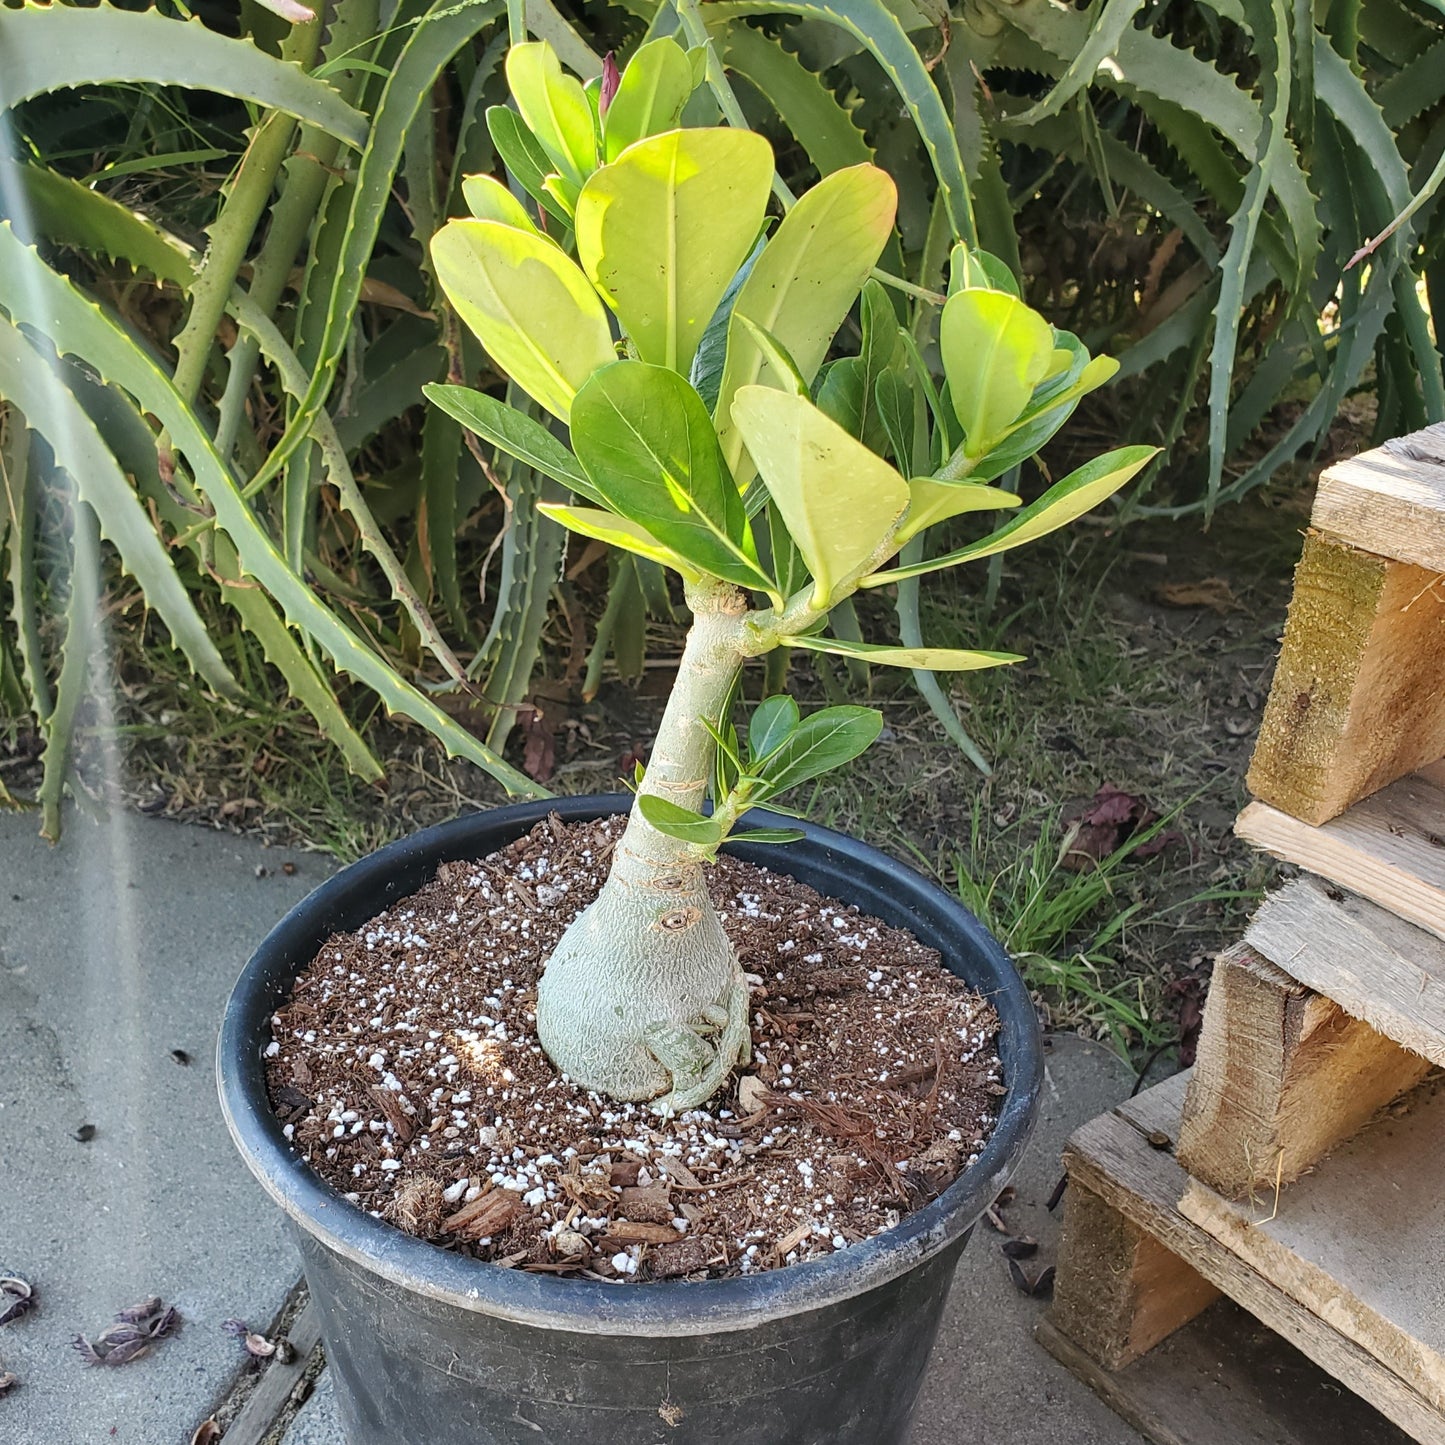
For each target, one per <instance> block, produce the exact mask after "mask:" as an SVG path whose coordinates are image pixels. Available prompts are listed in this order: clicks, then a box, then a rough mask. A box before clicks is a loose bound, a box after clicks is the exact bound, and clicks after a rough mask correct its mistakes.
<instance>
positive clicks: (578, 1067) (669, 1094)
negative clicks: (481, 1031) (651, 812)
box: [537, 586, 749, 1113]
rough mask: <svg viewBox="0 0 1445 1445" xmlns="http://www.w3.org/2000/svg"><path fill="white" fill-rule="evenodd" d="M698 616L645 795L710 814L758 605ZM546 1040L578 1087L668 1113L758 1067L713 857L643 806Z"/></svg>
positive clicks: (577, 937)
mask: <svg viewBox="0 0 1445 1445" xmlns="http://www.w3.org/2000/svg"><path fill="white" fill-rule="evenodd" d="M688 602H689V604H690V606H691V607H692V611H693V624H692V629H691V631H690V632H689V633H688V638H687V645H686V647H685V648H684V650H683V654H682V661H681V663H680V665H679V667H678V674H677V682H676V683H675V684H674V686H673V690H672V695H671V696H670V698H669V699H668V703H667V709H666V711H665V712H664V713H663V717H662V724H661V726H660V727H659V728H658V732H657V740H656V742H655V743H654V744H653V749H652V757H651V760H650V761H649V763H648V767H647V774H646V777H645V778H644V779H643V782H642V784H641V786H640V788H639V789H638V793H639V796H642V795H645V794H652V795H654V796H656V797H659V798H665V799H666V800H667V801H669V802H672V803H677V804H678V805H680V806H681V807H684V808H690V809H694V810H697V809H699V808H700V807H701V806H702V802H703V798H704V796H705V794H706V791H707V784H708V780H709V778H710V777H711V773H712V761H713V749H714V747H715V744H714V743H713V740H712V737H711V735H710V734H709V733H708V730H707V728H706V727H705V726H704V725H703V720H704V719H707V720H709V721H713V722H717V721H718V720H719V718H720V716H721V713H722V710H723V708H724V707H725V705H726V703H727V700H728V698H729V696H730V695H731V693H732V688H733V683H734V681H735V680H736V678H737V674H738V669H739V668H740V667H741V666H742V662H743V653H742V651H741V646H740V644H741V637H742V621H743V618H744V616H745V615H746V610H747V604H746V601H745V599H744V598H743V595H742V594H741V593H740V592H738V591H737V590H736V589H735V588H731V587H716V586H713V587H696V588H692V589H690V590H689V594H688ZM537 1034H538V1037H539V1038H540V1039H541V1041H542V1047H543V1048H544V1049H546V1051H547V1054H548V1056H549V1057H550V1058H551V1060H552V1062H553V1063H554V1064H556V1066H557V1067H558V1068H559V1069H561V1070H562V1072H563V1073H565V1074H566V1075H568V1077H569V1078H571V1079H572V1080H573V1081H574V1082H575V1083H578V1084H580V1085H582V1086H583V1087H584V1088H587V1089H592V1090H595V1091H596V1092H597V1093H599V1094H605V1095H607V1096H609V1097H610V1098H613V1099H618V1100H640V1099H654V1100H656V1101H657V1103H656V1104H655V1106H654V1107H656V1108H657V1109H658V1110H659V1112H663V1113H672V1112H677V1111H680V1110H683V1109H691V1108H696V1107H697V1106H698V1105H700V1104H702V1103H704V1102H706V1100H707V1099H708V1098H710V1097H711V1096H712V1094H713V1093H715V1092H716V1090H717V1089H718V1087H719V1086H720V1085H721V1084H722V1082H723V1079H724V1078H725V1077H726V1076H727V1074H728V1072H729V1071H730V1070H731V1069H732V1067H733V1066H734V1065H735V1064H736V1063H737V1062H738V1061H739V1060H740V1059H745V1058H746V1057H747V1055H748V1040H749V1035H748V992H747V983H746V981H745V980H744V978H743V974H742V969H741V968H740V967H739V965H738V961H737V955H736V954H735V953H734V952H733V947H732V944H731V943H729V942H728V939H727V935H726V934H725V933H724V932H723V929H722V923H721V921H720V920H719V919H718V916H717V912H716V910H715V909H714V908H713V906H712V901H711V899H710V898H709V897H708V892H707V886H706V881H705V878H704V873H703V862H702V858H701V856H700V854H699V850H698V849H697V848H696V847H695V846H694V845H691V844H687V843H683V842H680V841H679V840H678V839H676V838H669V837H667V836H665V835H664V834H662V833H659V832H658V831H657V830H656V829H655V828H653V827H652V826H651V825H650V824H649V823H648V822H647V821H646V819H645V818H643V816H642V814H641V811H640V810H639V809H638V808H636V807H635V806H634V808H633V810H632V814H631V816H630V817H629V819H628V822H627V828H626V831H625V832H624V833H623V835H622V837H621V839H619V841H618V843H617V846H616V848H615V849H614V851H613V855H612V867H611V871H610V872H609V874H608V877H607V882H606V883H605V884H604V885H603V888H602V892H601V893H600V894H599V895H598V897H597V899H596V901H595V902H594V903H593V904H592V905H591V906H590V907H588V908H587V909H586V910H585V911H584V912H583V913H582V914H581V915H579V917H578V918H577V920H576V921H575V922H574V923H573V924H572V926H571V927H570V928H569V929H568V930H567V932H566V933H565V934H564V935H563V936H562V939H561V941H560V942H559V943H558V945H557V948H556V950H555V952H554V953H553V954H552V957H551V958H550V959H549V960H548V963H547V967H546V971H545V972H544V973H543V975H542V981H541V983H540V985H539V987H538V990H537Z"/></svg>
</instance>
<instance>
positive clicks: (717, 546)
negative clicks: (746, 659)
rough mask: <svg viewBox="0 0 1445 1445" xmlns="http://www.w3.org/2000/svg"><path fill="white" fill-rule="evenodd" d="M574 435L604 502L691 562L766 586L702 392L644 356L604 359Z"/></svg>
mask: <svg viewBox="0 0 1445 1445" xmlns="http://www.w3.org/2000/svg"><path fill="white" fill-rule="evenodd" d="M572 445H573V446H574V447H575V448H576V449H577V458H578V460H579V461H580V462H581V463H582V466H583V468H584V469H585V470H586V472H587V475H588V477H589V478H590V479H591V481H592V484H593V486H594V487H595V488H596V489H597V491H598V493H599V494H600V495H601V497H602V499H603V501H604V502H605V503H606V504H607V506H609V507H611V508H612V510H613V511H615V512H617V513H618V514H619V515H620V516H623V517H626V518H628V519H629V520H630V521H633V522H636V523H638V524H639V525H641V526H642V527H643V528H645V529H646V531H647V532H648V533H649V534H650V535H651V536H653V537H656V538H657V540H658V541H659V542H661V543H662V544H663V545H664V546H665V547H668V548H670V549H671V550H672V551H674V552H676V553H677V554H678V555H679V556H681V557H684V558H686V560H687V561H688V562H689V563H691V564H692V565H693V566H694V567H695V568H696V569H697V570H699V571H701V572H706V573H709V574H710V575H712V576H714V577H721V578H722V579H723V580H724V581H727V582H732V583H735V584H736V585H737V586H739V587H750V588H756V589H758V590H760V591H765V592H772V591H773V590H774V584H773V582H772V580H771V579H770V578H769V577H767V576H766V574H765V573H764V572H763V570H762V568H761V567H760V566H759V565H758V553H757V546H756V544H755V543H754V541H753V533H752V528H751V527H750V526H749V525H748V519H747V514H746V512H745V511H744V510H743V499H742V495H741V494H740V493H739V491H738V489H737V487H736V486H735V485H734V484H733V480H732V477H731V476H730V475H729V474H728V471H727V467H726V465H725V464H724V462H723V458H722V453H721V452H720V451H719V450H718V444H717V434H716V433H715V432H714V431H713V426H712V418H711V417H710V416H708V413H707V407H705V406H704V405H703V402H702V398H701V397H700V396H699V395H698V394H697V392H695V391H694V390H693V389H692V386H691V384H690V383H689V382H688V381H687V379H686V378H685V377H681V376H679V375H678V374H677V372H675V371H670V370H668V369H667V368H666V367H663V366H651V365H649V364H648V363H646V362H642V361H617V362H614V363H613V364H612V365H611V366H607V367H604V368H603V369H602V370H601V371H599V372H597V374H596V375H595V376H593V377H592V379H591V380H590V381H589V382H588V383H587V384H586V386H584V387H583V388H582V390H581V391H579V392H578V393H577V399H576V401H574V402H573V404H572Z"/></svg>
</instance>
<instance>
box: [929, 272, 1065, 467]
mask: <svg viewBox="0 0 1445 1445" xmlns="http://www.w3.org/2000/svg"><path fill="white" fill-rule="evenodd" d="M938 344H939V349H940V350H941V351H942V353H943V370H944V374H945V375H946V376H947V377H948V391H949V396H950V398H951V399H952V402H953V410H954V414H955V415H956V416H957V417H958V422H959V425H960V426H961V427H962V428H963V436H964V450H965V452H966V453H967V455H969V456H971V457H977V456H982V455H983V453H984V452H986V451H987V450H988V448H989V447H990V446H991V445H992V444H993V443H994V442H995V440H997V439H998V438H999V437H1001V436H1002V434H1003V433H1004V432H1005V430H1006V429H1007V428H1008V427H1009V425H1010V424H1011V423H1012V422H1014V421H1015V420H1016V419H1017V418H1018V416H1019V414H1020V413H1021V412H1022V411H1023V409H1024V408H1025V407H1026V406H1027V405H1028V404H1029V398H1030V397H1031V396H1033V393H1034V388H1035V387H1036V386H1037V385H1038V384H1039V383H1040V382H1041V381H1042V380H1043V379H1044V377H1045V376H1046V375H1047V374H1048V369H1049V365H1050V363H1051V362H1052V360H1053V355H1054V331H1053V327H1051V326H1050V325H1049V323H1048V322H1047V321H1045V320H1044V318H1043V317H1042V316H1040V315H1039V314H1038V312H1037V311H1034V310H1032V309H1031V308H1030V307H1029V306H1026V305H1025V304H1024V303H1023V302H1022V301H1020V300H1018V299H1017V297H1014V296H1010V295H1008V294H1007V293H1006V292H1003V291H979V290H971V291H959V292H957V293H955V294H954V295H953V296H950V297H949V298H948V302H947V304H946V305H945V306H944V308H943V317H942V319H941V320H940V322H939V330H938Z"/></svg>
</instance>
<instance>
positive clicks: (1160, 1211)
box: [1064, 1075, 1445, 1445]
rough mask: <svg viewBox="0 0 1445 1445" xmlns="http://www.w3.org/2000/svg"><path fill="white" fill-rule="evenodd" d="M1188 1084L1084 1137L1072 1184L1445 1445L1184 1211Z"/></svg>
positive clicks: (1086, 1130) (1392, 1388)
mask: <svg viewBox="0 0 1445 1445" xmlns="http://www.w3.org/2000/svg"><path fill="white" fill-rule="evenodd" d="M1186 1085H1187V1076H1186V1075H1178V1076H1176V1077H1175V1078H1173V1079H1169V1080H1166V1081H1165V1082H1164V1083H1163V1084H1160V1085H1158V1086H1157V1087H1156V1088H1153V1089H1149V1090H1147V1091H1146V1092H1144V1093H1142V1094H1140V1095H1139V1096H1138V1097H1137V1098H1135V1099H1131V1100H1130V1101H1129V1102H1128V1103H1126V1104H1123V1105H1121V1106H1120V1107H1119V1108H1118V1109H1115V1110H1114V1111H1113V1112H1111V1113H1108V1114H1103V1115H1100V1116H1099V1118H1097V1119H1094V1120H1092V1121H1091V1122H1089V1123H1088V1124H1085V1125H1084V1126H1083V1128H1081V1129H1079V1130H1077V1131H1076V1132H1075V1134H1074V1135H1073V1137H1072V1138H1071V1139H1070V1141H1069V1144H1068V1147H1067V1149H1066V1150H1065V1154H1064V1159H1065V1163H1066V1165H1067V1166H1068V1169H1069V1174H1070V1178H1071V1179H1077V1180H1079V1181H1080V1182H1082V1183H1083V1184H1084V1185H1085V1186H1086V1187H1087V1188H1088V1189H1090V1190H1091V1191H1092V1192H1093V1193H1094V1194H1096V1195H1098V1197H1099V1198H1100V1199H1102V1200H1103V1201H1104V1202H1105V1203H1107V1204H1109V1205H1112V1206H1113V1207H1114V1208H1115V1209H1117V1210H1118V1211H1119V1212H1120V1213H1121V1214H1123V1215H1124V1216H1125V1217H1126V1218H1128V1219H1130V1220H1132V1221H1133V1222H1134V1223H1135V1224H1136V1225H1138V1226H1139V1227H1140V1228H1141V1229H1143V1230H1144V1231H1145V1232H1147V1233H1148V1234H1151V1235H1153V1237H1154V1238H1155V1239H1157V1240H1158V1241H1159V1242H1160V1244H1162V1245H1163V1246H1164V1247H1165V1248H1166V1249H1168V1250H1169V1251H1170V1252H1171V1253H1173V1254H1176V1255H1178V1256H1179V1257H1180V1258H1181V1259H1183V1260H1184V1261H1185V1262H1186V1263H1187V1264H1188V1265H1190V1266H1191V1267H1192V1268H1193V1269H1195V1270H1197V1271H1198V1272H1199V1274H1201V1275H1202V1276H1203V1277H1204V1278H1205V1279H1207V1280H1208V1281H1209V1282H1210V1283H1211V1284H1213V1285H1215V1286H1217V1287H1218V1288H1219V1289H1220V1290H1222V1291H1223V1292H1224V1293H1225V1294H1227V1295H1228V1296H1229V1297H1230V1298H1231V1299H1233V1300H1235V1301H1237V1302H1238V1303H1239V1304H1241V1305H1242V1306H1243V1307H1244V1308H1245V1309H1246V1310H1248V1311H1249V1313H1250V1314H1252V1315H1254V1316H1255V1318H1256V1319H1258V1320H1260V1321H1261V1322H1262V1323H1263V1324H1265V1325H1267V1326H1268V1327H1269V1328H1270V1329H1271V1330H1273V1331H1275V1333H1277V1334H1279V1335H1281V1336H1283V1337H1284V1339H1285V1340H1286V1341H1288V1342H1289V1343H1290V1344H1291V1345H1293V1346H1294V1347H1295V1348H1296V1349H1298V1350H1300V1351H1301V1353H1303V1354H1304V1355H1306V1356H1307V1357H1308V1358H1309V1359H1311V1360H1313V1361H1314V1363H1315V1364H1317V1365H1319V1366H1320V1368H1321V1369H1323V1370H1324V1371H1325V1372H1326V1373H1327V1374H1329V1375H1332V1376H1333V1377H1334V1378H1335V1379H1337V1380H1339V1381H1340V1382H1341V1383H1342V1384H1344V1385H1345V1386H1347V1387H1348V1388H1349V1389H1351V1390H1353V1391H1354V1392H1355V1393H1356V1394H1357V1395H1359V1396H1361V1397H1362V1398H1363V1399H1365V1400H1367V1401H1368V1402H1369V1403H1370V1404H1372V1405H1373V1406H1374V1407H1375V1408H1376V1409H1378V1410H1379V1411H1380V1412H1381V1413H1382V1414H1384V1415H1385V1416H1387V1417H1388V1418H1389V1419H1390V1420H1392V1421H1393V1422H1394V1423H1395V1424H1396V1425H1398V1426H1399V1427H1400V1428H1401V1429H1402V1430H1404V1431H1405V1432H1406V1433H1407V1434H1408V1435H1409V1436H1410V1437H1411V1438H1412V1439H1414V1440H1417V1441H1419V1442H1421V1445H1445V1412H1441V1411H1440V1410H1437V1409H1436V1408H1435V1407H1434V1406H1433V1405H1432V1404H1431V1403H1430V1402H1429V1401H1428V1400H1427V1399H1425V1397H1424V1396H1423V1395H1421V1394H1420V1392H1419V1391H1418V1390H1416V1389H1415V1388H1414V1387H1413V1386H1412V1385H1410V1384H1408V1383H1406V1382H1405V1381H1404V1380H1402V1379H1401V1378H1400V1377H1399V1376H1398V1375H1397V1374H1395V1372H1394V1371H1393V1370H1391V1369H1389V1368H1388V1367H1387V1366H1385V1365H1384V1364H1382V1363H1381V1361H1380V1360H1379V1359H1378V1358H1376V1357H1375V1356H1374V1355H1373V1354H1371V1353H1370V1352H1369V1351H1368V1350H1365V1349H1363V1348H1362V1347H1361V1346H1360V1345H1358V1344H1356V1343H1355V1342H1354V1341H1353V1340H1351V1339H1349V1338H1347V1337H1346V1336H1344V1335H1342V1334H1340V1333H1339V1331H1338V1330H1336V1329H1334V1328H1333V1327H1332V1326H1330V1325H1328V1324H1326V1323H1325V1322H1324V1321H1323V1320H1322V1319H1321V1318H1320V1317H1319V1316H1318V1315H1317V1314H1315V1313H1314V1312H1313V1311H1312V1310H1309V1309H1307V1308H1305V1307H1304V1306H1303V1305H1301V1304H1300V1303H1299V1302H1298V1301H1297V1300H1295V1299H1293V1298H1291V1297H1290V1296H1289V1295H1288V1294H1286V1293H1285V1292H1284V1291H1283V1290H1281V1289H1279V1288H1278V1286H1276V1285H1275V1284H1273V1283H1271V1282H1270V1281H1269V1280H1267V1279H1266V1278H1264V1276H1263V1275H1261V1274H1260V1273H1259V1272H1258V1271H1257V1270H1255V1269H1254V1268H1253V1267H1252V1266H1250V1265H1249V1264H1247V1263H1245V1261H1244V1260H1242V1259H1240V1258H1239V1256H1238V1255H1236V1254H1235V1253H1234V1252H1233V1251H1232V1250H1229V1249H1226V1248H1225V1247H1224V1246H1223V1245H1222V1244H1220V1243H1219V1241H1218V1240H1217V1239H1215V1238H1214V1237H1213V1236H1212V1235H1210V1234H1209V1233H1208V1232H1207V1231H1205V1230H1203V1229H1201V1228H1200V1227H1199V1226H1198V1225H1197V1224H1195V1223H1194V1222H1193V1221H1192V1220H1189V1219H1186V1218H1185V1217H1184V1215H1182V1214H1181V1213H1180V1212H1179V1201H1180V1198H1181V1197H1182V1195H1183V1194H1184V1191H1185V1189H1186V1188H1187V1186H1188V1183H1189V1176H1188V1175H1187V1174H1186V1173H1185V1172H1184V1170H1183V1169H1182V1168H1181V1167H1180V1165H1179V1164H1178V1162H1177V1161H1176V1160H1175V1158H1174V1156H1173V1153H1172V1150H1171V1148H1170V1147H1169V1146H1170V1144H1171V1143H1172V1141H1173V1140H1174V1139H1175V1138H1176V1137H1177V1134H1178V1128H1179V1119H1180V1111H1181V1106H1182V1104H1183V1099H1184V1090H1185V1087H1186ZM1151 1139H1152V1140H1153V1141H1154V1142H1153V1143H1151ZM1156 1145H1157V1146H1158V1147H1156ZM1296 1187H1298V1186H1296ZM1394 1268H1395V1269H1396V1270H1397V1271H1400V1270H1405V1269H1408V1268H1409V1263H1408V1261H1406V1260H1398V1261H1397V1262H1396V1264H1395V1265H1394ZM1146 1358H1147V1357H1146Z"/></svg>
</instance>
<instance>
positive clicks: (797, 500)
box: [732, 386, 909, 611]
mask: <svg viewBox="0 0 1445 1445" xmlns="http://www.w3.org/2000/svg"><path fill="white" fill-rule="evenodd" d="M732 410H733V421H734V422H735V423H736V424H737V427H738V429H739V431H740V432H741V433H742V436H743V441H744V443H745V444H746V446H747V448H748V451H749V453H750V454H751V455H752V459H753V462H754V463H755V464H756V466H757V468H758V470H759V471H760V472H761V473H762V477H763V481H764V482H765V483H766V484H767V488H768V493H769V495H770V496H771V497H772V499H773V504H774V505H775V506H776V507H777V509H778V511H779V512H780V513H781V514H782V517H783V520H784V521H785V522H786V523H787V527H788V532H789V534H790V535H791V536H792V539H793V541H794V543H795V544H796V545H797V548H798V551H799V552H801V553H802V555H803V560H804V561H805V562H806V563H807V565H808V570H809V572H811V573H812V576H813V584H814V590H813V604H812V605H813V606H814V608H816V609H817V610H819V611H822V610H825V609H826V608H827V607H828V606H829V605H830V603H831V601H832V599H833V596H834V593H835V591H837V590H838V589H839V588H840V587H842V586H844V585H846V584H847V583H848V582H849V581H851V580H852V579H853V578H854V577H856V576H857V574H858V572H859V571H860V570H861V569H862V568H863V567H865V566H867V564H868V563H869V561H870V559H872V558H873V557H874V555H875V554H876V553H877V551H878V549H879V548H880V547H881V546H883V545H884V544H885V543H886V541H887V539H888V536H889V534H890V532H891V531H892V529H893V526H894V524H895V523H896V522H897V521H898V519H899V517H900V516H901V515H902V513H903V510H904V508H905V507H906V506H907V505H908V499H909V497H908V483H907V482H905V481H904V480H903V478H902V477H901V476H899V475H898V473H897V472H896V471H894V469H893V468H892V467H890V466H889V465H888V463H887V462H885V461H884V460H883V459H882V458H881V457H879V456H876V455H875V454H874V453H873V452H870V451H869V450H868V448H867V447H865V446H864V445H863V444H862V443H861V442H859V441H856V440H855V439H854V438H853V437H850V436H849V435H848V433H847V432H845V431H844V430H843V429H842V427H840V426H838V425H837V423H836V422H833V421H830V420H829V419H828V418H827V417H826V416H824V415H823V413H822V412H821V411H819V410H818V408H817V407H815V406H814V405H813V404H812V403H811V402H810V401H808V400H807V399H806V398H805V397H799V396H791V395H789V394H788V393H787V392H782V391H774V390H773V389H772V388H771V387H766V386H745V387H743V388H742V390H741V391H739V392H738V394H737V396H736V397H735V398H734V400H733V408H732Z"/></svg>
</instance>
